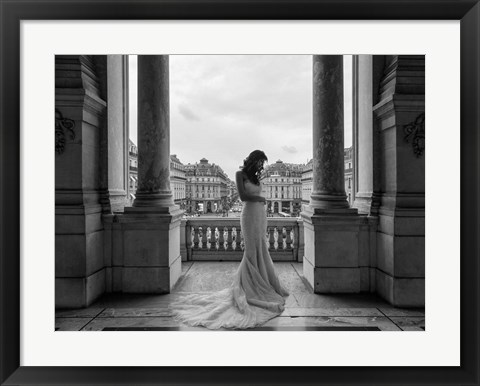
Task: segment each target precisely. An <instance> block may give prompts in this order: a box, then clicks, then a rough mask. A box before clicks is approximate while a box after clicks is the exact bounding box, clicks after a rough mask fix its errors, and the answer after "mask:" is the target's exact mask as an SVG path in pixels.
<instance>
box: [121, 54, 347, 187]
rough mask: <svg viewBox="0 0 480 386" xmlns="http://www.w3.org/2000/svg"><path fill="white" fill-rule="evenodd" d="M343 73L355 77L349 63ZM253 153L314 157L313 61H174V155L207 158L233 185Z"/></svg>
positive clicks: (133, 102)
mask: <svg viewBox="0 0 480 386" xmlns="http://www.w3.org/2000/svg"><path fill="white" fill-rule="evenodd" d="M345 72H346V73H350V74H351V67H350V61H346V65H345ZM136 73H137V65H136V56H132V57H131V59H130V138H131V139H132V141H133V142H134V143H135V144H136V143H137V125H136V120H137V115H136V107H137V99H136V88H137V87H136V80H137V78H136ZM350 80H351V78H349V77H346V79H345V81H346V82H345V83H346V92H345V106H346V111H345V126H346V128H348V129H347V130H346V132H345V147H349V146H351V107H350V105H351V91H350V90H351V89H350V87H351V82H350ZM255 149H260V150H263V151H264V152H265V153H266V154H267V157H268V162H269V163H275V162H276V161H277V160H278V159H281V160H282V161H284V162H290V163H305V162H306V161H307V159H310V158H312V57H311V56H310V55H308V56H307V55H171V56H170V153H171V154H177V156H178V158H179V159H180V161H181V162H182V163H183V164H187V163H195V162H199V160H200V159H201V158H203V157H205V158H207V159H208V160H209V162H211V163H215V164H218V165H220V166H221V167H222V168H223V170H224V171H225V172H226V173H227V175H228V177H229V178H230V179H232V180H233V179H234V178H235V172H236V171H237V170H238V167H239V166H240V165H242V164H243V160H244V159H245V158H246V157H247V155H248V154H249V153H250V152H251V151H252V150H255Z"/></svg>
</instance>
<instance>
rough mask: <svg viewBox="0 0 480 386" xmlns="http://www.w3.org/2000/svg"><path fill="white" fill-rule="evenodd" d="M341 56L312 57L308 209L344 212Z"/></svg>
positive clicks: (345, 202)
mask: <svg viewBox="0 0 480 386" xmlns="http://www.w3.org/2000/svg"><path fill="white" fill-rule="evenodd" d="M343 137H344V134H343V56H341V55H314V56H313V191H312V195H311V199H310V206H312V207H314V208H319V209H344V208H348V207H349V204H348V201H347V196H346V194H345V185H344V182H345V181H344V164H343V162H344V159H343V148H344V141H343Z"/></svg>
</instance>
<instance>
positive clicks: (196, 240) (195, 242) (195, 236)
mask: <svg viewBox="0 0 480 386" xmlns="http://www.w3.org/2000/svg"><path fill="white" fill-rule="evenodd" d="M192 228H193V248H194V249H198V247H199V242H200V239H199V235H198V233H199V232H200V228H199V227H198V226H196V227H192Z"/></svg>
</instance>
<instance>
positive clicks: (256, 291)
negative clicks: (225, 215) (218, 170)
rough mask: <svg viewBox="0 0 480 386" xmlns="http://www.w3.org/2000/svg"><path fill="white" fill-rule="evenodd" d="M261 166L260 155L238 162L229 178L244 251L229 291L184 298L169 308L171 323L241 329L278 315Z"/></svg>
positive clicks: (281, 302)
mask: <svg viewBox="0 0 480 386" xmlns="http://www.w3.org/2000/svg"><path fill="white" fill-rule="evenodd" d="M266 161H267V156H266V155H265V153H264V152H263V151H261V150H255V151H253V152H251V153H250V155H249V156H248V157H247V158H246V159H245V160H244V162H243V168H242V170H239V171H238V172H237V173H236V176H235V179H236V184H237V189H238V193H239V196H240V199H241V200H242V201H243V202H244V205H243V210H242V214H241V217H240V226H241V231H242V233H243V239H244V245H245V249H244V252H243V258H242V261H241V262H240V265H239V267H238V269H237V271H236V273H235V275H234V280H233V282H232V284H231V285H230V287H228V288H225V289H223V290H221V291H218V292H214V293H209V294H192V295H186V296H184V297H182V298H181V299H179V300H177V301H176V302H175V303H172V304H171V305H170V309H171V312H172V314H173V316H174V318H175V319H176V320H178V321H181V322H183V323H186V324H188V325H190V326H204V327H207V328H210V329H219V328H234V329H244V328H252V327H256V326H259V325H261V324H263V323H265V322H266V321H268V320H270V319H272V318H274V317H275V316H278V315H280V314H281V313H282V312H283V310H284V306H285V299H284V298H283V297H284V296H288V292H287V290H285V288H283V287H282V285H281V284H280V281H279V279H278V276H277V274H276V272H275V269H274V266H273V262H272V258H271V257H270V254H269V252H268V247H267V244H266V239H265V236H266V229H267V217H266V212H265V197H262V195H261V193H262V185H261V181H260V176H261V173H262V170H263V167H264V164H265V162H266Z"/></svg>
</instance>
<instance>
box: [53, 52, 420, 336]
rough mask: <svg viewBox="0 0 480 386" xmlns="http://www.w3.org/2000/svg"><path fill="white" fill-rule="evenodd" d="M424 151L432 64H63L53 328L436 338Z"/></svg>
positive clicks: (139, 60) (323, 59) (153, 59)
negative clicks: (429, 334)
mask: <svg viewBox="0 0 480 386" xmlns="http://www.w3.org/2000/svg"><path fill="white" fill-rule="evenodd" d="M52 113H53V112H52ZM425 143H426V141H425V56H424V55H377V54H375V55H372V54H361V55H324V54H322V53H318V54H312V55H285V54H282V55H271V54H269V55H258V54H249V55H240V54H238V55H230V54H228V55H227V54H224V55H166V54H161V55H154V54H148V55H146V54H145V55H143V54H142V55H133V54H132V55H88V54H85V55H55V331H56V332H58V333H59V334H60V333H62V331H81V332H82V331H145V333H146V334H148V331H172V334H175V331H211V332H214V331H239V330H240V331H272V332H274V331H357V332H358V331H378V332H380V331H400V332H401V331H417V332H419V333H425V331H428V327H426V325H427V322H426V320H425V307H426V304H425V153H426V148H425V147H426V146H425ZM52 328H53V326H52Z"/></svg>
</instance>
